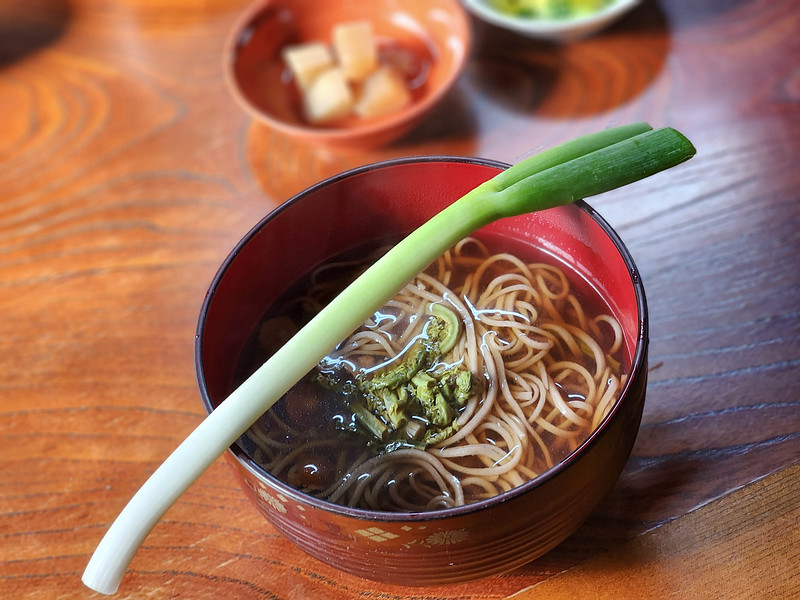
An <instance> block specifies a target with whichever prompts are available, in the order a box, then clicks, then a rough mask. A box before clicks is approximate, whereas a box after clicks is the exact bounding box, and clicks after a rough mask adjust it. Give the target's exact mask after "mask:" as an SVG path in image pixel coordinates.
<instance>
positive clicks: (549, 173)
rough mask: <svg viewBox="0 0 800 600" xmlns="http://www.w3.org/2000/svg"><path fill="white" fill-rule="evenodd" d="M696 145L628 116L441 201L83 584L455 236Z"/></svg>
mask: <svg viewBox="0 0 800 600" xmlns="http://www.w3.org/2000/svg"><path fill="white" fill-rule="evenodd" d="M694 153H695V150H694V147H693V146H692V144H691V143H690V142H689V141H688V140H687V139H686V138H685V137H684V136H683V135H681V134H680V133H678V132H677V131H675V130H673V129H669V128H663V129H657V130H652V129H651V127H650V126H649V125H647V124H646V123H636V124H631V125H624V126H621V127H616V128H612V129H607V130H605V131H601V132H598V133H594V134H590V135H588V136H585V137H582V138H578V139H576V140H573V141H571V142H567V143H566V144H563V145H561V146H558V147H555V148H552V149H549V150H546V151H544V152H541V153H539V154H536V155H535V156H532V157H530V158H528V159H525V160H523V161H522V162H520V163H518V164H516V165H514V166H513V167H511V168H509V169H507V170H505V171H503V172H501V173H499V174H498V175H497V176H495V177H494V178H492V179H490V180H489V181H487V182H485V183H483V184H481V185H479V186H478V187H476V188H475V189H473V190H471V191H470V192H468V193H467V194H465V195H464V196H462V197H461V198H460V199H459V200H457V201H456V202H454V203H453V204H451V205H450V206H448V207H447V208H445V209H444V210H443V211H441V212H440V213H439V214H437V215H436V216H434V217H433V218H431V219H430V220H429V221H428V222H426V223H425V224H423V225H422V226H421V227H419V229H417V230H416V231H414V232H413V233H411V234H410V235H409V236H408V237H407V238H405V239H404V240H402V241H401V242H400V243H398V244H397V245H396V246H395V247H394V248H393V249H392V250H391V251H389V252H388V253H387V254H386V255H384V256H383V258H381V259H380V260H378V261H377V262H376V263H375V264H374V265H373V266H372V267H370V268H369V269H368V270H367V271H365V272H364V274H363V275H361V276H360V277H359V278H358V279H357V280H356V281H354V282H353V283H352V284H351V285H350V286H349V287H348V288H346V289H345V290H344V291H343V292H342V293H341V294H340V295H339V296H337V297H336V298H335V299H334V300H333V301H332V302H331V303H330V304H329V305H328V306H327V307H326V308H325V309H324V310H322V311H321V312H320V313H319V314H318V315H317V316H316V317H315V318H314V319H313V320H311V321H310V322H309V323H308V324H307V325H306V326H305V327H303V328H302V329H301V330H300V331H299V332H298V333H297V334H296V335H295V336H294V337H293V338H292V339H290V340H289V341H288V342H287V343H286V345H284V346H283V347H282V348H281V349H280V350H279V351H278V352H277V353H276V354H275V355H274V356H272V357H271V358H270V359H269V360H268V361H267V362H265V363H264V365H263V366H261V367H260V368H259V369H258V370H257V371H255V373H253V374H252V375H251V376H250V378H249V379H247V380H246V381H245V382H244V383H243V384H242V385H241V386H240V387H239V388H237V389H236V390H235V391H234V392H233V393H232V394H231V395H230V396H229V397H228V398H227V399H225V400H224V401H223V402H222V403H221V404H220V405H219V406H218V407H217V408H216V409H215V410H214V411H213V412H212V413H211V414H210V415H209V416H208V417H206V419H205V420H204V421H203V422H202V423H201V424H200V425H199V426H198V427H197V428H196V429H195V430H194V431H193V432H192V433H191V434H190V435H189V436H188V437H187V438H186V440H184V441H183V442H182V443H181V444H180V445H179V446H178V448H177V449H176V450H175V451H174V452H173V453H172V454H171V455H170V456H169V457H168V458H167V459H166V460H165V461H164V463H163V464H162V465H161V466H160V467H159V468H158V469H157V470H156V471H155V472H154V473H153V475H152V476H151V477H150V478H149V479H148V480H147V481H146V482H145V483H144V485H142V487H141V488H140V489H139V491H138V492H137V493H136V494H135V495H134V496H133V498H132V499H131V500H130V502H129V503H128V504H127V506H125V508H124V509H123V510H122V512H121V513H120V515H119V516H118V517H117V519H116V520H115V521H114V522H113V523H112V525H111V527H110V528H109V529H108V531H107V532H106V534H105V536H104V537H103V539H102V540H101V541H100V544H99V545H98V547H97V549H96V550H95V552H94V554H93V556H92V557H91V560H90V561H89V564H88V565H87V567H86V570H85V572H84V574H83V582H84V584H85V585H86V586H87V587H89V588H91V589H93V590H95V591H97V592H101V593H103V594H113V593H114V592H116V591H117V589H118V587H119V584H120V582H121V580H122V577H123V575H124V573H125V571H126V569H127V567H128V564H129V563H130V561H131V559H132V558H133V556H134V554H135V553H136V551H137V550H138V548H139V546H140V545H141V543H142V542H143V541H144V539H145V537H146V536H147V534H148V533H149V532H150V530H151V529H152V528H153V526H154V525H155V524H156V522H157V521H158V520H159V519H160V518H161V517H162V515H163V514H164V513H165V512H166V511H167V509H168V508H169V507H170V506H172V504H173V503H174V502H175V501H176V500H177V499H178V497H179V496H180V495H181V494H182V493H183V492H184V491H185V490H186V489H187V488H188V487H189V486H190V485H191V484H192V483H193V482H194V481H195V480H196V479H197V478H198V477H199V476H200V474H201V473H203V471H205V470H206V469H207V468H208V467H209V466H210V465H211V464H212V463H213V462H214V460H216V459H217V457H219V456H220V455H221V454H222V453H223V452H224V451H225V450H226V449H227V448H228V447H229V446H230V445H231V444H233V443H234V442H235V441H236V440H237V439H238V438H239V437H240V436H241V435H242V434H243V433H244V432H245V431H246V430H247V429H248V428H249V427H250V426H251V425H252V424H253V423H254V422H255V421H256V420H257V419H258V418H259V417H260V416H261V415H262V414H263V413H264V412H265V411H266V410H267V409H269V408H270V407H271V406H272V405H273V404H274V403H275V402H276V401H277V400H278V399H279V398H280V397H281V396H283V395H284V394H285V393H286V392H287V391H288V390H289V388H291V387H292V386H293V385H294V384H295V383H296V382H297V381H299V380H300V379H301V378H302V377H303V375H305V374H306V373H307V372H308V371H310V370H311V369H312V368H313V367H314V366H315V365H316V364H317V363H318V362H319V361H320V360H321V359H322V358H323V357H324V356H325V355H326V354H327V353H328V352H330V350H331V349H332V348H334V347H336V345H337V344H339V343H340V342H341V340H343V339H345V338H346V337H347V336H348V335H350V333H352V331H354V330H355V329H356V328H357V327H358V326H359V325H361V323H363V322H364V321H365V320H366V319H367V318H369V317H370V316H371V315H372V314H373V313H374V312H375V310H377V309H378V308H380V307H381V306H382V305H383V304H384V303H385V302H386V301H387V300H389V299H390V298H391V297H392V296H394V295H395V293H397V292H398V291H399V290H400V289H401V288H402V287H403V286H404V285H406V283H407V282H408V281H409V280H411V279H412V278H413V277H414V276H415V275H417V274H418V273H419V272H421V271H423V270H424V269H425V268H426V267H427V266H428V265H430V264H431V263H432V262H433V261H434V260H435V259H436V258H437V257H438V256H439V255H441V254H442V253H443V252H445V251H446V250H447V249H448V248H450V247H451V246H453V245H454V244H455V243H456V242H458V241H459V240H461V239H462V238H464V237H466V236H467V235H469V234H471V233H472V232H474V231H475V230H477V229H479V228H480V227H482V226H484V225H486V224H488V223H490V222H492V221H495V220H497V219H500V218H502V217H511V216H516V215H520V214H523V213H528V212H533V211H538V210H543V209H546V208H551V207H554V206H559V205H564V204H569V203H570V202H573V201H574V200H576V199H578V198H585V197H588V196H593V195H595V194H599V193H603V192H607V191H609V190H611V189H614V188H617V187H620V186H623V185H626V184H628V183H632V182H634V181H637V180H639V179H642V178H644V177H648V176H649V175H652V174H654V173H657V172H659V171H662V170H664V169H667V168H670V167H672V166H674V165H677V164H679V163H681V162H683V161H685V160H687V159H689V158H690V157H691V156H693V155H694Z"/></svg>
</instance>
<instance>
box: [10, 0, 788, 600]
mask: <svg viewBox="0 0 800 600" xmlns="http://www.w3.org/2000/svg"><path fill="white" fill-rule="evenodd" d="M243 6H244V3H243V2H240V1H238V0H237V1H234V0H231V1H225V0H173V1H172V2H169V3H167V2H159V1H157V0H117V1H115V2H109V1H104V0H71V1H68V0H36V1H33V2H28V1H26V0H11V1H10V2H9V1H8V0H6V1H5V2H3V4H2V7H0V119H1V121H0V123H2V125H0V306H1V307H2V319H1V320H0V394H1V395H0V398H1V400H0V402H1V404H0V436H1V437H0V453H1V454H0V456H2V461H0V565H1V566H0V597H2V598H9V599H11V598H13V599H45V598H46V599H49V600H50V599H53V598H60V599H67V598H91V597H94V593H93V592H90V591H89V590H87V589H86V588H84V587H83V586H82V584H81V582H80V575H81V573H82V572H83V569H84V567H85V565H86V562H87V560H88V558H89V555H90V554H91V552H92V551H93V550H94V548H95V546H96V544H97V542H98V541H99V539H100V537H101V536H102V534H103V533H104V532H105V530H106V528H107V527H108V525H109V524H110V522H111V521H112V520H113V519H114V518H115V517H116V515H117V514H118V512H119V511H120V509H121V508H122V507H123V506H124V504H125V503H126V502H127V500H128V499H129V498H130V496H131V495H132V494H133V493H134V491H135V490H136V489H137V488H138V487H139V485H141V483H142V482H143V481H144V480H145V479H146V478H147V477H148V475H149V474H150V473H151V472H152V471H153V470H154V469H155V468H156V466H157V465H158V464H160V462H161V461H162V460H163V459H164V458H165V457H166V456H167V455H168V454H169V452H171V450H172V449H173V448H174V447H175V446H176V445H177V444H178V443H179V442H180V441H181V440H182V439H183V438H184V437H185V435H186V434H187V433H188V432H189V431H190V430H191V429H193V428H194V426H196V425H197V424H198V423H199V422H200V420H201V418H202V414H203V411H202V408H201V405H200V402H199V398H198V393H197V390H196V386H195V379H194V367H193V342H194V329H195V324H196V318H197V314H198V310H199V307H200V303H201V301H202V299H203V295H204V293H205V291H206V288H207V286H208V284H209V282H210V280H211V278H212V276H213V275H214V273H215V271H216V269H217V267H218V265H219V264H220V263H221V261H222V260H223V258H224V257H225V256H226V255H227V253H228V252H229V251H230V249H231V248H232V246H233V245H234V243H235V242H236V241H237V240H238V239H239V238H240V237H241V236H242V235H243V234H244V233H245V232H246V231H247V230H248V229H249V228H250V227H251V226H252V225H253V224H255V223H256V222H257V221H258V220H259V219H260V218H261V217H262V216H263V215H264V214H266V213H267V212H268V211H269V210H271V209H272V208H274V207H275V206H276V205H277V204H279V203H280V202H281V201H282V200H285V199H286V198H287V197H288V196H289V195H291V194H292V193H294V192H296V191H299V190H300V189H302V188H304V187H306V186H307V185H309V184H311V183H313V182H315V181H317V180H319V179H320V178H323V177H325V176H327V175H330V174H333V173H335V172H338V171H341V170H344V169H347V168H350V167H353V166H357V165H360V164H364V163H368V162H374V161H376V160H381V159H385V158H390V157H395V156H404V155H414V154H459V155H469V156H480V157H485V158H491V159H498V160H502V161H506V162H515V161H516V160H518V159H520V158H522V157H525V156H527V155H529V154H531V153H532V152H533V151H535V150H537V149H540V148H543V147H547V146H550V145H553V144H555V143H558V142H560V141H565V140H567V139H569V138H572V137H575V136H577V135H580V134H582V133H587V132H589V131H594V130H597V129H602V128H605V127H607V126H610V125H613V124H618V123H624V122H630V121H638V120H647V121H650V122H651V123H652V124H653V125H655V126H661V125H670V126H674V127H676V128H678V129H679V130H681V131H683V132H684V133H686V134H687V135H688V136H689V137H690V138H691V139H692V140H693V141H694V142H695V144H696V146H697V148H698V154H697V156H696V157H695V158H694V159H692V161H690V162H689V163H687V164H686V165H682V166H681V167H680V168H678V169H676V170H674V171H670V172H669V173H665V174H661V175H659V176H656V177H653V178H651V179H648V180H645V181H642V182H639V183H637V184H634V185H631V186H629V187H627V188H624V189H621V190H618V191H616V192H613V193H610V194H607V195H604V196H601V197H597V198H595V199H593V200H592V202H591V203H592V204H593V205H594V206H595V207H596V208H597V209H599V210H600V212H601V213H602V214H603V215H604V216H606V217H607V218H608V220H609V221H610V222H611V223H612V225H613V226H614V227H615V228H616V229H617V231H618V232H619V233H620V234H621V235H622V237H623V238H624V240H625V241H626V243H627V244H628V246H629V248H630V250H631V251H632V253H633V255H634V257H635V259H636V261H637V264H638V265H639V267H640V270H641V272H642V274H643V277H644V281H645V286H646V289H647V293H648V300H649V305H650V312H651V318H652V321H651V373H650V384H649V390H648V398H647V403H646V408H645V412H644V420H643V424H642V428H641V432H640V435H639V438H638V440H637V443H636V446H635V448H634V451H633V455H632V457H631V459H630V461H629V463H628V465H627V468H626V469H625V471H624V473H623V475H622V477H621V478H620V480H619V482H618V484H617V485H616V487H615V488H614V489H613V491H612V492H611V493H610V494H609V496H608V497H607V498H606V499H605V500H604V501H603V503H602V504H601V505H600V506H599V507H598V508H597V510H596V511H595V513H594V514H593V515H592V517H591V518H590V519H589V521H588V522H587V523H586V524H585V525H584V526H583V527H582V528H581V529H580V530H579V531H578V532H577V533H576V534H575V535H574V536H572V537H571V538H569V539H568V540H567V541H566V542H565V543H564V544H563V545H562V546H560V547H559V548H557V549H556V550H555V551H553V552H552V553H550V554H549V555H547V556H545V557H544V558H542V559H540V560H537V561H534V562H531V563H530V564H529V565H527V566H526V567H524V568H521V569H519V570H517V571H515V572H513V573H510V574H508V575H506V576H503V577H494V578H490V579H486V580H482V581H478V582H474V583H471V584H464V585H457V586H452V587H443V588H435V589H414V588H395V587H386V586H378V585H375V584H371V583H369V582H366V581H363V580H360V579H357V578H354V577H350V576H347V575H343V574H340V573H338V572H336V571H334V570H332V569H330V568H328V567H326V566H324V565H322V564H320V563H318V562H317V561H316V560H314V559H311V558H308V557H306V556H305V555H303V554H301V553H300V552H299V551H298V550H296V549H295V548H294V547H293V546H292V545H291V544H289V543H288V542H287V541H285V540H284V539H282V538H281V537H279V536H278V535H277V534H276V532H275V531H274V530H273V529H272V528H271V527H270V526H269V525H268V524H267V523H266V522H265V521H264V520H263V519H262V518H261V517H260V516H259V515H258V514H257V513H256V511H255V510H254V509H253V508H252V507H251V505H250V504H249V503H248V501H247V500H246V499H245V497H244V495H243V494H242V493H241V492H240V491H239V489H238V487H237V484H236V483H235V481H234V479H233V477H232V474H231V473H230V472H229V469H228V468H227V466H226V465H225V464H224V463H223V462H222V461H221V460H220V461H218V462H217V463H215V464H214V466H213V467H212V468H211V469H210V470H209V471H208V472H206V473H205V474H204V475H203V476H202V477H201V478H200V480H199V481H198V482H197V483H196V484H195V485H194V486H193V487H192V488H191V489H190V490H189V491H188V492H187V493H186V494H185V495H184V496H183V497H182V498H181V499H180V501H179V502H178V503H177V504H176V505H175V506H174V507H173V508H172V509H170V510H169V511H168V513H167V514H166V516H165V518H164V519H163V520H162V521H161V522H160V523H159V524H158V525H157V526H156V528H155V529H154V530H153V532H152V533H151V535H150V536H149V537H148V538H147V540H146V541H145V544H144V546H143V547H142V549H141V551H140V552H139V554H137V556H136V557H135V558H134V560H133V563H132V564H131V571H130V572H129V574H128V575H127V576H126V579H125V580H124V581H123V584H122V587H121V589H120V592H119V594H118V596H119V597H121V598H192V599H204V598H224V597H227V598H236V599H240V598H246V599H249V598H276V599H282V600H283V599H290V598H334V599H345V598H392V599H396V600H403V599H409V600H410V599H411V598H415V599H421V598H425V599H434V598H435V599H447V600H456V599H458V600H477V599H494V598H504V597H508V596H511V595H513V594H518V597H519V598H526V599H527V598H531V599H532V598H540V597H567V593H568V592H569V593H570V596H569V597H571V598H577V597H584V598H600V597H617V598H622V597H630V598H642V597H654V598H657V597H665V596H667V595H670V594H671V595H673V596H676V597H683V598H756V597H757V598H776V599H777V598H784V597H790V596H791V595H794V596H795V597H797V595H798V594H800V571H799V568H798V565H799V564H800V529H799V528H798V520H800V519H798V501H797V498H798V488H799V487H800V468H799V466H798V459H799V458H800V403H798V390H799V389H800V266H799V265H798V262H799V261H798V253H800V205H799V204H798V201H799V200H800V60H799V59H798V57H800V36H798V31H800V4H798V3H797V2H796V1H795V0H754V1H753V0H751V1H745V0H731V1H728V2H713V1H692V2H686V1H684V0H660V1H647V0H645V1H644V2H643V3H642V5H641V6H640V7H638V8H637V9H635V10H634V12H632V13H631V14H630V15H628V16H627V17H625V18H624V19H623V20H622V21H621V22H619V23H618V24H617V25H615V26H614V27H612V28H611V29H609V30H607V31H606V32H604V33H603V34H602V35H599V36H597V37H594V38H592V39H589V40H586V41H583V42H579V43H575V44H571V45H565V46H557V45H556V46H554V45H548V44H543V43H536V42H531V41H529V40H526V39H523V38H519V37H514V36H511V35H509V34H506V33H501V32H498V31H497V30H494V29H492V28H489V27H487V26H483V25H481V24H479V23H475V47H474V52H473V55H472V57H471V59H470V61H469V64H468V67H467V69H466V72H465V73H464V75H463V77H462V78H461V80H460V81H459V83H458V85H457V87H456V88H455V89H454V90H453V92H452V93H451V94H450V95H449V96H448V98H447V99H446V101H445V102H444V103H443V104H442V105H441V106H440V107H438V108H437V109H436V111H435V112H434V113H433V114H432V115H431V116H430V118H429V119H427V120H426V121H425V122H424V123H422V124H421V125H420V126H419V127H418V128H417V129H415V130H414V131H413V132H412V133H411V134H409V135H408V136H407V137H405V138H404V139H402V140H400V141H398V142H397V143H395V144H392V145H391V146H389V147H386V148H382V149H380V150H376V151H369V152H367V151H363V152H349V153H335V152H331V151H322V150H318V149H314V148H311V147H303V146H298V145H296V144H293V143H291V142H289V141H288V140H286V139H283V138H280V137H278V136H276V135H274V134H271V133H270V132H268V131H266V130H264V129H263V128H261V127H258V126H255V125H254V124H253V123H252V122H251V121H250V120H249V118H248V117H246V116H245V115H244V114H243V112H242V111H241V110H240V109H239V108H238V107H237V106H236V105H235V104H234V102H233V100H232V98H231V97H230V95H229V94H228V92H227V90H226V89H225V87H224V85H223V78H222V67H221V48H222V45H223V40H224V38H225V36H226V34H227V32H228V29H229V27H230V25H231V24H232V22H233V20H234V19H235V17H236V16H237V14H238V13H239V12H240V10H241V9H242V8H243ZM729 567H733V568H732V569H729Z"/></svg>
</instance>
